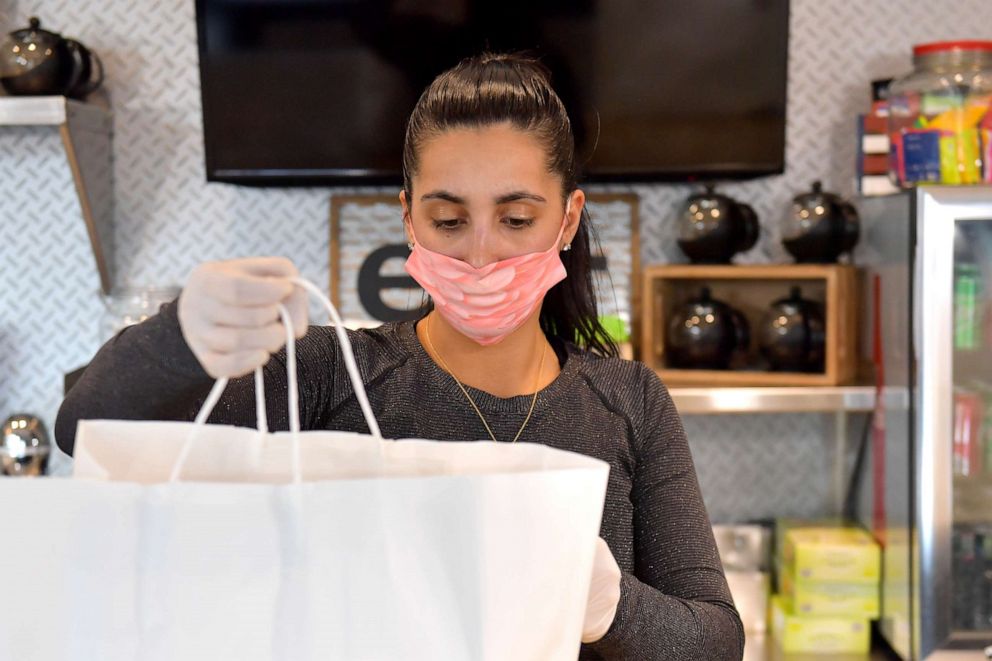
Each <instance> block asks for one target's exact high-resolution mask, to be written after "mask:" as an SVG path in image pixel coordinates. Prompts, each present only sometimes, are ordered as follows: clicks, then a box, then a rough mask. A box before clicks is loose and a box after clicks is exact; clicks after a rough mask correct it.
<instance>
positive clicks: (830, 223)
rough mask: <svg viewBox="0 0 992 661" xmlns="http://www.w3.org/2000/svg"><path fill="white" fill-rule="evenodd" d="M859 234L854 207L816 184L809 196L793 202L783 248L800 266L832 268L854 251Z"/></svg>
mask: <svg viewBox="0 0 992 661" xmlns="http://www.w3.org/2000/svg"><path fill="white" fill-rule="evenodd" d="M859 232H860V223H859V221H858V212H857V211H856V210H855V208H854V205H852V204H851V203H850V202H848V201H846V200H844V199H843V198H841V197H840V196H839V195H837V194H835V193H827V192H825V191H824V190H823V186H822V185H821V184H820V182H819V181H814V182H813V189H812V190H811V191H810V192H808V193H803V194H801V195H797V196H796V197H794V198H792V213H791V214H790V216H789V218H787V219H786V221H785V227H784V228H783V230H782V244H783V245H784V246H785V249H786V250H788V251H789V253H790V254H791V255H792V256H793V257H795V258H796V261H797V262H800V263H815V264H830V263H832V262H836V261H837V258H838V257H840V256H841V255H842V254H843V253H845V252H848V251H849V250H851V249H852V248H853V247H854V245H855V244H856V243H857V242H858V234H859Z"/></svg>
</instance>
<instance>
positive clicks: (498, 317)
mask: <svg viewBox="0 0 992 661" xmlns="http://www.w3.org/2000/svg"><path fill="white" fill-rule="evenodd" d="M567 218H568V216H567V212H566V216H565V218H563V219H562V223H561V228H560V229H559V230H558V238H556V239H555V242H554V243H553V244H551V247H550V248H548V249H547V250H545V251H543V252H534V253H530V254H527V255H520V256H519V257H511V258H510V259H504V260H502V261H498V262H493V263H491V264H486V265H485V266H483V267H481V268H476V267H474V266H472V265H471V264H469V263H468V262H464V261H462V260H460V259H455V258H454V257H448V256H447V255H442V254H441V253H437V252H433V251H431V250H428V249H427V248H424V247H423V246H422V245H421V244H420V242H419V241H417V239H416V236H414V246H413V251H412V252H411V253H410V257H408V258H407V260H406V272H407V273H409V274H410V275H411V276H413V279H414V280H416V281H417V282H418V283H419V284H420V286H421V287H423V288H424V290H425V291H426V292H427V293H428V294H430V297H431V298H432V299H433V300H434V307H436V308H437V311H438V312H440V313H441V316H442V317H444V319H445V321H447V322H448V323H449V324H451V325H452V326H453V327H454V328H455V329H457V330H458V332H460V333H461V334H462V335H465V336H466V337H468V338H471V339H473V340H475V341H476V342H478V343H479V344H481V345H483V346H488V345H491V344H496V343H497V342H499V341H501V340H503V339H504V338H505V337H506V336H507V335H509V334H510V333H512V332H513V331H515V330H517V329H518V328H520V325H521V324H523V323H524V321H526V320H527V318H528V317H530V315H531V314H532V313H533V312H534V310H536V309H537V307H538V306H539V305H541V302H542V301H543V300H544V295H545V294H546V293H548V290H550V289H551V288H552V287H554V286H555V285H556V284H558V283H559V282H561V281H562V280H564V279H565V277H566V275H568V274H567V272H566V271H565V265H564V264H562V263H561V257H560V256H559V255H558V242H559V241H561V237H562V234H563V233H564V232H565V221H566V220H567ZM411 232H412V229H411Z"/></svg>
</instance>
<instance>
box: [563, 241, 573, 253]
mask: <svg viewBox="0 0 992 661" xmlns="http://www.w3.org/2000/svg"><path fill="white" fill-rule="evenodd" d="M571 249H572V244H571V243H566V244H565V245H564V246H562V248H561V251H562V252H568V251H569V250H571Z"/></svg>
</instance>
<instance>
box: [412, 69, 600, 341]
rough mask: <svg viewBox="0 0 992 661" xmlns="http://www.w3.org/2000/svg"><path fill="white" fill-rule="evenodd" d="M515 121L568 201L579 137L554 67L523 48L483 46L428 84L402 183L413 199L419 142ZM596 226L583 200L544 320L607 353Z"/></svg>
mask: <svg viewBox="0 0 992 661" xmlns="http://www.w3.org/2000/svg"><path fill="white" fill-rule="evenodd" d="M505 122H509V123H510V124H511V125H512V126H514V127H516V128H517V129H519V130H521V131H526V132H528V133H530V134H532V135H534V136H535V137H536V138H537V139H538V140H539V141H540V142H541V144H542V145H544V148H545V151H546V153H547V156H548V163H547V167H548V171H549V172H551V173H553V174H556V175H558V176H559V177H561V182H562V202H564V201H565V200H566V199H567V198H568V196H569V195H570V194H571V193H572V192H573V191H575V189H576V188H577V187H578V178H579V172H578V167H577V163H576V158H575V138H574V136H573V134H572V125H571V122H570V121H569V118H568V113H567V112H566V110H565V106H564V105H563V104H562V102H561V99H560V98H558V95H557V94H556V93H555V91H554V89H553V88H552V87H551V74H550V72H549V71H548V69H547V67H545V66H544V65H543V64H542V63H541V62H539V61H538V60H537V59H535V58H533V57H531V56H529V55H525V54H520V53H514V54H499V53H483V54H481V55H476V56H474V57H470V58H467V59H464V60H462V61H461V62H459V63H458V65H456V66H455V67H453V68H451V69H449V70H447V71H445V72H444V73H442V74H441V75H439V76H438V77H437V78H435V79H434V81H433V82H432V83H431V84H430V85H429V86H428V87H427V89H426V90H424V92H423V94H421V96H420V99H419V100H418V101H417V105H416V107H414V109H413V113H412V114H411V115H410V120H409V122H408V123H407V128H406V140H405V142H404V144H403V186H404V190H406V196H407V200H408V204H411V205H412V203H413V176H414V174H416V172H417V166H418V161H417V157H418V154H419V152H420V148H421V146H422V145H423V144H424V143H425V142H427V141H428V140H430V139H431V138H433V137H436V136H438V135H440V134H442V133H444V132H445V131H447V130H450V129H454V128H466V127H467V128H479V127H485V126H490V125H494V124H502V123H505ZM594 240H595V231H594V230H593V228H592V226H591V223H590V221H589V212H588V211H587V210H586V209H585V208H583V210H582V219H581V222H580V223H579V229H578V232H577V233H576V235H575V238H574V239H572V249H571V250H569V251H567V252H563V253H561V258H562V263H564V265H565V269H566V271H568V277H567V278H565V279H564V280H562V281H561V282H559V283H558V284H557V285H555V286H554V287H552V288H551V290H550V291H549V292H548V293H547V295H546V296H545V297H544V305H543V307H542V308H541V328H542V329H543V330H544V332H545V334H547V335H548V336H549V337H557V338H559V339H561V340H564V341H567V342H574V343H576V344H578V345H580V346H583V347H585V348H587V349H590V350H591V351H594V352H596V353H599V354H602V355H604V356H616V355H617V354H618V350H617V347H616V344H614V342H613V340H612V339H610V337H609V336H608V335H607V333H606V331H605V330H604V329H603V326H602V325H601V324H600V322H599V316H598V312H597V310H596V296H595V291H594V289H593V278H592V266H591V259H592V251H591V242H592V241H594Z"/></svg>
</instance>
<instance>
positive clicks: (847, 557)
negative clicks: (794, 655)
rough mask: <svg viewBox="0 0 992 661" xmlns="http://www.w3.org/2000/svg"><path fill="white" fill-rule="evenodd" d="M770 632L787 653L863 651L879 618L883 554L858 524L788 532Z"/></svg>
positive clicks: (869, 643)
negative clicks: (872, 623)
mask: <svg viewBox="0 0 992 661" xmlns="http://www.w3.org/2000/svg"><path fill="white" fill-rule="evenodd" d="M780 552H781V558H777V560H778V561H779V562H778V567H779V593H778V594H776V595H775V596H774V597H773V598H772V603H771V621H772V636H773V638H774V639H775V640H776V641H777V643H778V644H779V645H780V646H781V647H782V649H783V651H785V652H843V653H865V652H868V650H869V648H870V645H871V620H873V619H876V618H878V611H879V578H880V573H881V554H880V549H879V546H878V544H877V543H876V542H875V540H874V539H872V537H871V535H869V534H868V533H867V532H865V531H864V530H862V529H861V528H856V527H850V526H848V527H800V528H790V529H787V530H785V531H784V538H783V540H782V544H781V546H780Z"/></svg>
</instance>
